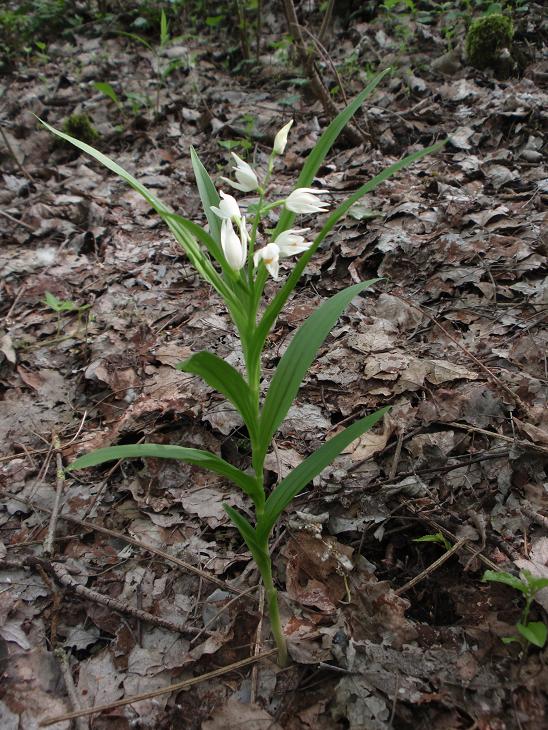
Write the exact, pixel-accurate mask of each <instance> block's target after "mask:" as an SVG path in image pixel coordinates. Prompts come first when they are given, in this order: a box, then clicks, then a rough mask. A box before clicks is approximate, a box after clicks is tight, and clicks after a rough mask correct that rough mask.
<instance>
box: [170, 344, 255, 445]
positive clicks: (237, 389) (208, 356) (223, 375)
mask: <svg viewBox="0 0 548 730" xmlns="http://www.w3.org/2000/svg"><path fill="white" fill-rule="evenodd" d="M177 370H182V372H184V373H192V374H193V375H200V377H202V378H203V379H204V380H205V382H206V383H207V384H208V385H209V386H211V387H212V388H214V389H215V390H217V391H218V392H219V393H222V394H223V395H224V396H225V398H226V399H227V400H229V401H230V402H231V403H232V405H233V406H234V407H235V408H237V409H238V411H239V412H240V413H241V415H242V418H243V419H244V422H245V425H246V426H247V430H248V431H249V435H250V437H251V438H252V439H253V440H255V438H256V436H257V417H256V415H255V412H254V410H253V401H252V397H251V391H250V390H249V386H248V384H247V383H246V382H245V380H244V379H243V377H242V376H241V375H240V373H239V372H238V371H237V370H236V369H235V368H233V367H232V365H229V364H228V363H227V362H226V361H225V360H222V359H221V358H220V357H217V355H213V354H212V353H211V352H198V353H196V354H195V355H192V356H191V357H189V358H188V360H185V361H184V362H182V363H179V365H177Z"/></svg>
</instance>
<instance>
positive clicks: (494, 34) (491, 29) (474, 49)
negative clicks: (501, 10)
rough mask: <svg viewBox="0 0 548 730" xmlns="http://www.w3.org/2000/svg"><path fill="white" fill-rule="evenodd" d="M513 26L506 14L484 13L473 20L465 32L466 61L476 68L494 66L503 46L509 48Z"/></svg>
mask: <svg viewBox="0 0 548 730" xmlns="http://www.w3.org/2000/svg"><path fill="white" fill-rule="evenodd" d="M513 35H514V26H513V23H512V20H511V19H510V18H508V17H507V16H506V15H486V16H485V17H483V18H478V19H477V20H474V21H473V22H472V24H471V25H470V28H469V29H468V33H467V34H466V42H465V52H466V58H467V60H468V63H470V64H471V65H472V66H475V67H476V68H479V69H483V68H487V67H492V68H496V67H497V64H498V62H499V59H500V52H501V51H502V49H503V48H510V46H511V44H512V37H513Z"/></svg>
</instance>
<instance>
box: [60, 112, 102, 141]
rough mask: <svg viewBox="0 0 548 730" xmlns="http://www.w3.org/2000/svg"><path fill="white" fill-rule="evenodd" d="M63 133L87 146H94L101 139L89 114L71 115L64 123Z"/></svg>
mask: <svg viewBox="0 0 548 730" xmlns="http://www.w3.org/2000/svg"><path fill="white" fill-rule="evenodd" d="M63 132H64V133H65V134H70V136H71V137H76V139H79V140H80V141H81V142H86V144H93V142H95V140H97V139H98V138H99V132H98V131H97V130H96V129H95V127H94V126H93V124H92V123H91V120H90V118H89V117H88V115H87V114H71V115H70V117H67V119H65V121H64V123H63Z"/></svg>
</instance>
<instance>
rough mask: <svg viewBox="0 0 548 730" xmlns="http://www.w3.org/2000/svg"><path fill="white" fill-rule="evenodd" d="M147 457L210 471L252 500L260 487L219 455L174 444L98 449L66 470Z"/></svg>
mask: <svg viewBox="0 0 548 730" xmlns="http://www.w3.org/2000/svg"><path fill="white" fill-rule="evenodd" d="M147 457H148V458H154V459H178V460H179V461H185V462H186V463H187V464H193V465H194V466H201V467H203V468H204V469H209V471H212V472H215V474H220V475H221V476H223V477H227V478H228V479H230V480H231V481H233V482H234V484H237V485H238V486H239V487H240V489H242V490H243V491H244V492H245V493H246V494H248V495H249V496H250V497H252V498H253V497H254V496H255V493H256V491H257V485H256V482H255V480H254V479H253V477H251V476H249V474H245V473H244V472H243V471H240V469H237V468H236V467H235V466H232V464H229V463H228V461H225V460H224V459H221V458H220V457H219V456H215V454H212V453H210V452H209V451H203V450H202V449H190V448H186V447H184V446H175V445H171V444H128V445H127V446H110V447H108V448H106V449H97V450H96V451H91V452H90V453H89V454H84V455H83V456H80V457H78V459H76V461H73V462H72V464H70V465H69V466H68V467H67V470H68V471H74V470H75V469H86V468H87V467H89V466H98V465H99V464H104V463H105V462H107V461H117V460H118V459H135V458H137V459H144V458H147Z"/></svg>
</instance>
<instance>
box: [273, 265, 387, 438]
mask: <svg viewBox="0 0 548 730" xmlns="http://www.w3.org/2000/svg"><path fill="white" fill-rule="evenodd" d="M376 281H379V279H370V280H369V281H363V282H361V283H359V284H354V285H353V286H349V287H348V288H346V289H343V290H342V291H340V292H338V293H337V294H335V295H334V296H332V297H331V298H330V299H328V300H327V301H325V302H323V304H321V305H320V306H319V307H318V308H317V309H316V311H315V312H314V313H313V314H311V315H310V317H308V319H307V320H306V322H304V324H302V325H301V326H300V327H299V329H298V330H297V332H296V333H295V335H294V336H293V339H292V340H291V342H290V344H289V347H288V348H287V350H286V351H285V353H284V355H283V357H282V359H281V360H280V362H279V363H278V366H277V368H276V371H275V373H274V376H273V378H272V382H271V383H270V387H269V388H268V392H267V394H266V398H265V401H264V405H263V409H262V413H261V422H260V438H259V440H260V443H261V445H262V446H264V451H265V452H266V449H267V448H268V444H269V443H270V440H271V438H272V436H273V435H274V433H275V432H276V430H277V428H278V426H279V425H280V423H281V422H282V421H283V419H284V418H285V416H286V414H287V412H288V410H289V408H290V406H291V404H292V403H293V399H294V398H295V396H296V394H297V391H298V390H299V387H300V385H301V382H302V379H303V378H304V376H305V374H306V372H307V370H308V368H309V367H310V365H311V363H312V361H313V360H314V357H315V356H316V353H317V351H318V349H319V348H320V346H321V345H322V343H323V342H324V340H325V338H326V337H327V335H328V334H329V332H330V330H331V329H332V327H333V325H334V324H335V322H336V321H337V320H338V318H339V317H340V316H341V314H342V312H343V311H344V309H345V308H346V307H347V306H348V304H349V303H350V302H351V300H352V299H353V298H354V297H355V296H356V295H357V294H359V293H360V292H361V291H363V290H364V289H366V288H367V287H368V286H371V284H374V283H375V282H376Z"/></svg>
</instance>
